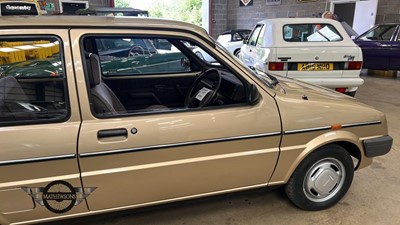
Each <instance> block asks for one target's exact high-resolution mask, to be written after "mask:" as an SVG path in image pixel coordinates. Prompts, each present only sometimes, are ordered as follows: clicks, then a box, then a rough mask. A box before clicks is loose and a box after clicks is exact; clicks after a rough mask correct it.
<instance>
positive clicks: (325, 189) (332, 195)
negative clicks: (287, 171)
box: [285, 145, 354, 211]
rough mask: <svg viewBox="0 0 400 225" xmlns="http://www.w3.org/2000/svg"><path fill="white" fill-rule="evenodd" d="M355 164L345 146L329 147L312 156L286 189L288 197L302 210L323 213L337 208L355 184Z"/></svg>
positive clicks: (305, 160) (299, 169)
mask: <svg viewBox="0 0 400 225" xmlns="http://www.w3.org/2000/svg"><path fill="white" fill-rule="evenodd" d="M353 175H354V165H353V161H352V159H351V156H350V154H349V153H348V152H347V151H346V150H345V149H344V148H342V147H341V146H338V145H327V146H325V147H322V148H320V149H318V150H316V151H315V152H312V153H311V154H310V155H308V156H307V157H306V158H305V159H304V160H303V161H302V162H301V163H300V165H299V166H298V167H297V168H296V170H295V171H294V173H293V174H292V176H291V178H290V179H289V182H288V183H287V184H286V186H285V192H286V195H287V196H288V198H289V199H290V200H291V201H292V202H293V203H294V204H295V205H296V206H297V207H299V208H301V209H304V210H309V211H315V210H322V209H326V208H329V207H331V206H333V205H335V204H336V203H337V202H338V201H339V200H340V199H342V197H343V196H344V195H345V194H346V192H347V191H348V189H349V187H350V185H351V182H352V181H353Z"/></svg>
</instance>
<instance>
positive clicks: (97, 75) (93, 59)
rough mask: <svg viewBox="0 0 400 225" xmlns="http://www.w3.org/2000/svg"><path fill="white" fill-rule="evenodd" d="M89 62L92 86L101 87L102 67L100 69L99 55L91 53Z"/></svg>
mask: <svg viewBox="0 0 400 225" xmlns="http://www.w3.org/2000/svg"><path fill="white" fill-rule="evenodd" d="M89 61H90V68H91V77H92V79H91V82H93V84H91V86H92V87H93V86H96V85H99V84H100V82H101V67H100V58H99V56H98V55H96V54H94V53H89Z"/></svg>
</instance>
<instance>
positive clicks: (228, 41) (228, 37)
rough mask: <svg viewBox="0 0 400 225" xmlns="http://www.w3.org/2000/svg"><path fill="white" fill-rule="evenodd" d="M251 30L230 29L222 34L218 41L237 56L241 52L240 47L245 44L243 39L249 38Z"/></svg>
mask: <svg viewBox="0 0 400 225" xmlns="http://www.w3.org/2000/svg"><path fill="white" fill-rule="evenodd" d="M250 32H251V30H245V29H241V30H228V31H225V32H223V33H222V34H220V35H219V36H218V38H217V41H218V42H219V43H221V45H222V46H224V47H225V48H226V49H228V51H229V52H230V53H232V54H234V55H235V56H238V54H239V53H240V48H241V47H242V45H243V40H245V39H248V38H249V35H250Z"/></svg>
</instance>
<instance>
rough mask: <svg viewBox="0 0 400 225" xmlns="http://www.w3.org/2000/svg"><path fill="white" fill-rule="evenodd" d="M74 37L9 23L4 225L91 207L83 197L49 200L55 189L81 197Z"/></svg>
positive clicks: (1, 41)
mask: <svg viewBox="0 0 400 225" xmlns="http://www.w3.org/2000/svg"><path fill="white" fill-rule="evenodd" d="M5 34H7V35H5ZM68 40H69V39H68V32H67V30H63V29H51V30H50V29H40V28H35V29H29V28H26V29H10V28H8V29H7V31H6V32H4V33H3V31H2V33H1V35H0V46H2V48H0V52H1V53H4V52H5V51H8V52H9V53H10V54H8V55H6V56H4V55H2V56H4V58H3V57H2V59H4V61H1V62H0V64H1V65H0V66H1V67H2V68H6V69H4V70H3V71H2V73H1V76H0V143H1V148H0V174H1V176H0V223H18V222H21V221H32V220H35V219H39V218H49V217H54V216H56V215H57V216H58V215H59V213H64V214H67V213H81V212H86V211H87V207H86V204H79V203H81V202H82V201H83V200H84V199H80V200H79V201H78V200H76V201H75V200H72V199H62V198H60V199H57V200H55V199H52V197H50V198H45V197H44V195H45V194H46V193H47V194H51V193H52V194H54V195H57V193H56V192H57V191H55V189H54V188H56V187H64V188H66V189H65V190H64V189H63V190H64V191H65V192H70V193H72V192H74V193H75V194H78V192H79V191H75V190H78V189H80V188H81V187H82V186H81V182H80V172H79V168H78V163H77V155H76V150H77V149H76V146H77V137H78V131H79V127H80V122H81V120H80V115H79V107H78V103H77V98H76V90H75V80H74V73H73V68H72V63H71V51H70V49H69V47H70V42H69V41H68ZM75 188H76V189H75ZM56 189H57V188H56ZM59 190H61V189H59ZM75 194H74V196H75V199H76V198H79V196H77V195H75ZM81 200H82V201H81ZM75 203H76V204H75Z"/></svg>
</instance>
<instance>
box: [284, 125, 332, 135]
mask: <svg viewBox="0 0 400 225" xmlns="http://www.w3.org/2000/svg"><path fill="white" fill-rule="evenodd" d="M329 129H331V126H324V127H314V128H306V129H298V130H288V131H284V132H283V133H284V134H297V133H305V132H310V131H321V130H329Z"/></svg>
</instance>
